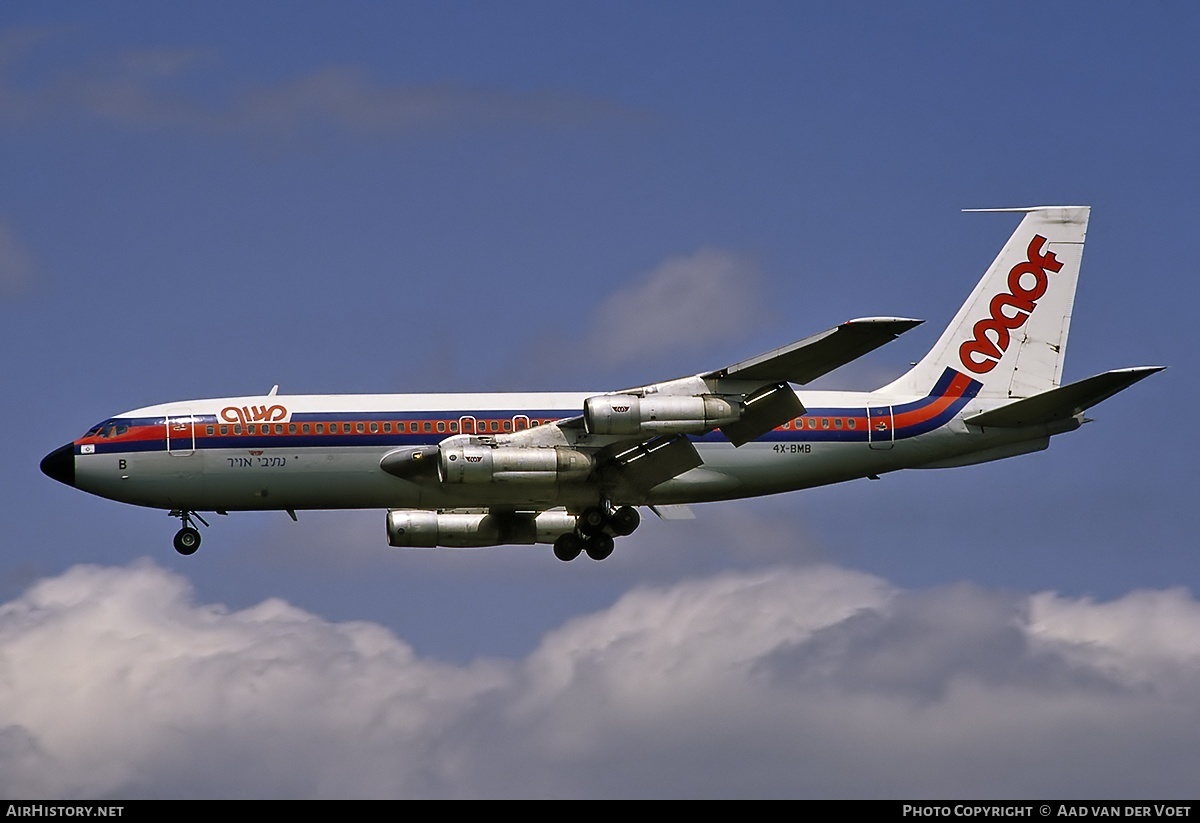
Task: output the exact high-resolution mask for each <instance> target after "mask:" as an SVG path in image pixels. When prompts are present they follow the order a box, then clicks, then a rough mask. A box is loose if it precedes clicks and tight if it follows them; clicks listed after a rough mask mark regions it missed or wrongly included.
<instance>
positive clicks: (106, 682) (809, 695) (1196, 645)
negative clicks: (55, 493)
mask: <svg viewBox="0 0 1200 823" xmlns="http://www.w3.org/2000/svg"><path fill="white" fill-rule="evenodd" d="M1156 638H1157V639H1156ZM1161 638H1168V640H1166V641H1163V640H1161ZM1197 638H1200V604H1198V603H1197V602H1196V601H1195V600H1194V599H1193V598H1191V597H1190V596H1189V595H1187V594H1186V593H1185V592H1182V591H1180V590H1171V591H1163V592H1154V591H1140V592H1134V593H1131V594H1129V595H1127V596H1126V597H1124V598H1121V599H1119V600H1116V601H1113V602H1110V603H1092V602H1090V601H1087V600H1071V599H1068V598H1063V597H1061V596H1055V595H1037V596H1034V597H1023V596H1017V595H1011V594H997V593H993V592H988V591H984V590H981V589H978V588H976V587H974V586H970V585H960V586H955V587H949V588H944V589H936V590H929V591H922V592H906V591H901V590H897V589H895V588H894V587H892V586H890V585H888V584H887V583H885V582H884V581H882V580H879V579H878V578H874V577H871V576H869V575H865V574H861V573H856V572H851V571H847V570H844V569H838V568H834V567H829V566H817V567H812V568H807V569H777V570H774V571H769V572H758V573H754V574H733V573H726V574H720V575H716V576H713V577H711V578H708V579H702V580H693V581H688V582H684V583H679V584H676V585H672V586H666V587H660V588H643V589H638V590H634V591H631V592H629V593H628V594H627V595H625V596H624V597H623V598H621V600H620V601H618V602H617V603H616V604H614V605H613V606H612V607H611V608H609V609H607V610H604V611H602V612H599V613H596V614H592V615H588V616H584V617H580V618H577V619H574V620H572V621H570V622H568V623H567V624H565V625H563V626H561V627H560V628H558V629H556V630H554V631H551V632H550V633H548V634H547V635H546V636H545V638H544V639H543V642H542V643H541V645H540V646H539V647H538V648H537V649H536V650H535V651H534V652H533V653H532V654H530V655H529V656H528V657H527V658H526V659H522V660H492V661H477V662H475V663H472V664H470V665H465V666H456V665H448V664H443V663H438V662H435V661H431V660H424V659H421V658H419V657H418V656H416V655H415V654H414V653H413V651H412V649H411V648H410V647H409V646H408V645H407V644H406V643H405V642H404V641H403V640H401V639H399V638H397V637H395V636H394V635H393V634H391V633H390V632H388V631H387V630H385V629H383V628H382V627H380V626H377V625H374V624H370V623H362V622H350V623H329V622H327V621H325V620H323V619H321V618H320V617H317V616H315V615H312V614H309V613H306V612H304V611H301V610H299V609H296V608H294V607H292V606H289V605H288V604H286V603H283V602H281V601H278V600H268V601H266V602H263V603H261V604H259V605H257V606H255V607H253V608H249V609H245V610H242V611H236V612H230V611H228V610H226V609H224V608H222V607H220V606H214V605H198V604H195V603H193V602H192V600H191V591H190V589H189V587H188V585H187V583H186V582H185V581H184V580H182V579H181V578H179V577H178V576H175V575H173V574H170V573H168V572H166V571H164V570H163V569H161V568H159V567H157V566H155V565H154V564H151V563H148V562H142V563H138V564H134V565H133V566H130V567H128V568H98V567H87V566H80V567H75V568H73V569H71V570H69V571H67V572H66V573H64V574H63V575H61V576H59V577H56V578H52V579H47V580H43V581H41V582H39V583H37V584H36V585H34V586H33V587H31V588H30V589H29V590H28V592H26V594H25V595H24V596H23V597H21V598H19V599H17V600H15V601H12V602H10V603H8V604H5V605H3V606H0V706H3V707H4V713H3V720H2V721H0V793H3V794H4V795H6V796H25V797H31V796H37V797H57V798H64V797H84V796H94V797H134V796H158V797H184V796H189V797H190V796H200V797H255V796H258V797H284V796H319V797H341V796H370V797H386V796H399V797H502V796H517V797H551V796H566V797H635V796H639V797H641V796H644V797H670V796H686V797H700V796H719V797H737V796H750V797H766V796H785V797H786V796H822V797H830V796H835V797H836V796H855V797H864V796H879V797H896V798H900V797H984V796H989V797H1028V796H1042V797H1067V796H1071V797H1102V796H1103V797H1116V796H1120V797H1148V796H1150V797H1158V798H1164V797H1183V796H1190V795H1191V794H1193V793H1194V786H1195V775H1196V774H1197V773H1198V771H1200V743H1197V742H1196V740H1195V736H1194V729H1195V728H1196V726H1197V723H1200V662H1198V660H1200V640H1197ZM1147 643H1149V646H1150V647H1152V651H1150V652H1148V651H1147Z"/></svg>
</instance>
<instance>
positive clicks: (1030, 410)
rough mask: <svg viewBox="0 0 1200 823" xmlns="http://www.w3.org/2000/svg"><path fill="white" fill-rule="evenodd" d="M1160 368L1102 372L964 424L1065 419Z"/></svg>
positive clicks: (1011, 424) (1016, 424) (1035, 423)
mask: <svg viewBox="0 0 1200 823" xmlns="http://www.w3.org/2000/svg"><path fill="white" fill-rule="evenodd" d="M1163 368H1164V367H1163V366H1138V367H1135V368H1131V369H1116V370H1114V371H1108V372H1104V373H1103V374H1098V375H1096V376H1095V377H1089V378H1087V379H1086V380H1080V381H1079V382H1078V383H1071V384H1070V385H1068V386H1060V387H1059V388H1057V389H1051V390H1050V391H1046V392H1042V393H1041V394H1035V395H1034V396H1033V397H1026V398H1025V399H1024V400H1018V401H1016V402H1015V403H1009V404H1008V405H1007V406H1001V407H1000V408H998V409H992V410H991V411H986V412H983V413H981V414H977V415H975V416H974V417H968V418H967V419H966V421H965V422H967V423H969V424H971V425H972V426H986V427H997V428H1019V427H1021V426H1038V425H1043V424H1047V423H1053V422H1056V421H1059V420H1066V419H1069V418H1071V417H1074V416H1076V415H1078V414H1082V413H1083V412H1084V411H1085V410H1087V409H1090V408H1091V407H1092V406H1094V405H1096V404H1097V403H1099V402H1100V401H1102V400H1107V399H1108V398H1110V397H1112V396H1113V395H1114V394H1116V393H1117V392H1119V391H1123V390H1125V389H1127V388H1129V387H1130V386H1132V385H1133V384H1134V383H1136V382H1138V381H1139V380H1142V379H1143V378H1146V377H1149V376H1150V375H1152V374H1154V373H1155V372H1158V371H1162V370H1163Z"/></svg>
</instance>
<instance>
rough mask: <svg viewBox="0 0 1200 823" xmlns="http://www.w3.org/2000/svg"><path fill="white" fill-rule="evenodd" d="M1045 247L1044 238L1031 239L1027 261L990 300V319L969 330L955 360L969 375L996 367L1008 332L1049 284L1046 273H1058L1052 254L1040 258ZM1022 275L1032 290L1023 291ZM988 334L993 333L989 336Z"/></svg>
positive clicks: (1058, 265) (1025, 316) (1018, 324)
mask: <svg viewBox="0 0 1200 823" xmlns="http://www.w3.org/2000/svg"><path fill="white" fill-rule="evenodd" d="M1045 243H1046V238H1045V237H1042V236H1041V235H1040V234H1035V235H1034V236H1033V239H1032V240H1031V241H1029V249H1028V251H1027V252H1026V257H1027V258H1028V259H1027V260H1026V261H1025V262H1023V263H1018V264H1017V265H1015V266H1013V267H1012V269H1011V270H1010V271H1009V273H1008V291H1007V292H1002V293H1000V294H997V295H996V296H995V297H993V298H992V302H991V304H990V305H989V307H988V308H989V309H990V311H991V316H990V317H985V318H984V319H983V320H980V321H979V322H978V323H976V324H975V326H974V328H972V329H971V331H972V332H973V333H974V336H973V337H972V338H971V339H970V340H968V341H967V342H965V343H963V344H962V345H961V346H960V347H959V349H958V357H959V359H960V360H961V361H962V364H963V366H965V367H966V368H967V369H968V370H969V371H972V372H974V373H975V374H987V373H988V372H990V371H991V370H992V369H994V368H995V367H996V364H997V363H998V362H1000V358H1001V357H1003V356H1004V352H1005V351H1006V350H1007V349H1008V344H1009V341H1010V340H1011V339H1012V332H1013V331H1015V330H1016V329H1019V328H1021V327H1022V326H1024V325H1025V321H1026V320H1028V319H1029V315H1030V314H1032V313H1033V309H1034V307H1035V306H1036V305H1037V301H1038V300H1039V299H1040V298H1041V296H1042V295H1043V294H1045V293H1046V286H1047V285H1048V284H1049V279H1048V278H1047V276H1046V272H1047V271H1052V272H1058V271H1059V270H1060V269H1062V267H1063V264H1062V263H1061V262H1059V260H1058V258H1056V257H1055V256H1054V252H1047V253H1046V254H1042V246H1043V245H1045ZM1025 275H1031V276H1032V277H1033V284H1032V286H1029V287H1026V286H1025V285H1024V284H1023V283H1022V282H1021V278H1022V277H1023V276H1025ZM1006 308H1008V309H1011V310H1012V313H1011V314H1006V313H1005V309H1006ZM988 332H993V335H989V334H988Z"/></svg>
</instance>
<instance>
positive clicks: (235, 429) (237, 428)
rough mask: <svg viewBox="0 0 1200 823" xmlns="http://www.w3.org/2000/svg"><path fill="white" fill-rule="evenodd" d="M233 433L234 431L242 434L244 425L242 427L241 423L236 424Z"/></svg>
mask: <svg viewBox="0 0 1200 823" xmlns="http://www.w3.org/2000/svg"><path fill="white" fill-rule="evenodd" d="M233 433H234V434H241V433H242V427H241V426H240V425H239V426H234V427H233Z"/></svg>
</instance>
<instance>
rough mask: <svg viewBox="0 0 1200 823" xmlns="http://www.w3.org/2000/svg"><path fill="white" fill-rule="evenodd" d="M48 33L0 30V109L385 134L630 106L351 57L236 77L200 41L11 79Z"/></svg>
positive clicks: (225, 127)
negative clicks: (265, 78) (265, 75)
mask: <svg viewBox="0 0 1200 823" xmlns="http://www.w3.org/2000/svg"><path fill="white" fill-rule="evenodd" d="M50 34H51V33H50V32H44V31H37V32H34V31H23V30H18V31H9V32H0V102H2V103H3V105H2V106H0V118H4V119H8V120H11V121H21V122H30V121H36V120H40V119H44V118H47V117H51V116H56V115H75V114H81V113H82V114H86V115H90V116H93V117H98V118H100V119H103V120H106V121H109V122H112V123H118V124H121V125H124V126H129V127H135V128H189V129H203V130H208V131H213V132H218V133H223V132H227V133H254V134H275V135H279V134H294V133H297V132H299V131H300V130H303V129H305V128H308V127H312V126H320V127H325V128H328V127H333V128H334V129H340V130H345V131H350V132H355V133H360V134H372V135H391V134H399V133H407V132H411V131H413V130H417V129H428V128H431V127H457V126H462V125H466V124H479V123H537V124H541V125H555V126H575V125H578V124H580V123H581V122H587V121H591V120H594V119H596V118H611V117H619V118H627V117H629V116H630V115H631V112H630V111H629V110H626V109H623V108H622V107H620V106H618V105H616V104H613V103H609V102H605V101H600V100H594V99H588V98H584V97H581V96H578V95H573V94H567V93H562V92H555V91H550V90H542V91H520V92H511V91H505V90H499V89H480V88H468V87H464V86H460V85H455V84H452V83H446V84H440V85H400V84H389V83H386V82H381V81H379V80H377V79H375V78H373V77H371V76H370V75H369V74H368V73H367V72H365V71H364V70H362V69H361V68H358V67H355V66H337V65H328V66H321V67H317V68H315V69H313V70H312V71H310V72H308V73H306V74H300V75H296V76H293V77H290V78H286V79H284V80H283V81H281V82H279V83H275V84H272V85H258V86H253V85H249V84H243V85H235V84H231V83H229V82H228V81H227V79H226V78H224V77H222V76H221V75H219V74H217V73H214V72H213V71H212V69H213V68H214V67H218V66H219V63H218V61H217V59H216V56H215V55H214V54H213V53H211V52H209V51H206V50H203V49H163V48H160V49H143V50H131V51H126V52H122V53H113V54H108V55H104V56H102V57H100V58H98V59H96V60H94V61H92V62H91V63H89V64H83V63H79V62H74V63H70V62H64V63H62V64H58V65H54V68H52V69H50V70H49V71H45V72H44V74H42V75H41V76H37V72H33V74H34V76H35V78H36V79H34V80H29V79H27V80H25V82H23V83H21V84H18V83H16V82H15V81H14V80H13V79H12V78H13V77H14V76H15V75H16V73H17V72H16V71H15V69H24V68H25V66H26V65H35V66H37V68H38V69H41V68H42V67H41V66H40V65H38V64H37V63H36V62H35V56H36V55H35V54H34V52H35V51H36V47H37V46H39V45H43V44H45V43H47V41H50V42H54V41H53V39H52V38H51V37H50ZM6 75H7V76H6Z"/></svg>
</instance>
